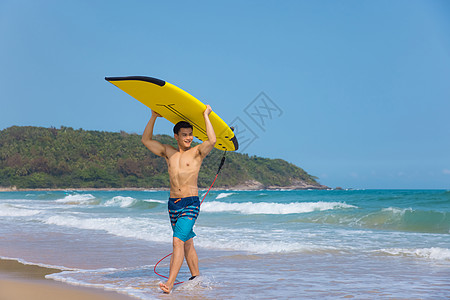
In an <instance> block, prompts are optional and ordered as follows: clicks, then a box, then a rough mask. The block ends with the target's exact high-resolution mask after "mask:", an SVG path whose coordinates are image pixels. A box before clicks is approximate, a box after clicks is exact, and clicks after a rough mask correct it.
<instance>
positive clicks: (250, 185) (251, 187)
mask: <svg viewBox="0 0 450 300" xmlns="http://www.w3.org/2000/svg"><path fill="white" fill-rule="evenodd" d="M330 189H331V188H330V187H327V186H325V185H321V184H318V185H311V184H307V183H305V182H303V181H294V182H293V183H291V184H290V185H287V186H266V185H264V184H262V183H261V182H259V181H256V180H248V181H246V182H243V183H242V184H239V185H236V186H218V187H213V188H212V189H211V190H215V191H220V190H233V191H257V190H330ZM71 190H74V191H168V190H169V189H168V188H150V187H142V188H141V187H139V188H137V187H128V188H36V189H21V188H17V187H15V186H12V187H0V192H15V191H18V192H19V191H22V192H23V191H71ZM200 190H207V189H206V188H200Z"/></svg>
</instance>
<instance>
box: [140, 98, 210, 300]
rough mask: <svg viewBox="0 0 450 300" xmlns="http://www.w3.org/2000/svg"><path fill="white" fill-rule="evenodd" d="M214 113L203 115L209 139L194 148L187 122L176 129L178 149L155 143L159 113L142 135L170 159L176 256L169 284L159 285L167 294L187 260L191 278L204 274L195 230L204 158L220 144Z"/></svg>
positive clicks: (154, 114)
mask: <svg viewBox="0 0 450 300" xmlns="http://www.w3.org/2000/svg"><path fill="white" fill-rule="evenodd" d="M211 111H212V109H211V106H209V105H207V106H206V109H205V111H204V112H203V117H204V119H205V124H206V134H207V136H208V140H206V141H204V142H203V143H201V144H200V145H197V146H195V147H193V148H191V143H192V140H193V138H194V137H193V134H192V125H190V124H189V123H187V122H184V121H181V122H179V123H177V124H176V125H175V127H174V129H173V131H174V138H175V140H176V141H177V142H178V149H176V148H174V147H172V146H169V145H165V144H161V143H160V142H158V141H155V140H153V127H154V125H155V121H156V118H157V117H161V115H159V114H158V113H157V112H155V111H152V116H151V118H150V121H149V122H148V124H147V126H146V127H145V130H144V134H143V135H142V143H143V144H144V145H145V146H146V147H147V148H148V149H149V150H150V151H152V152H153V153H154V154H156V155H158V156H161V157H164V158H165V159H166V162H167V167H168V171H169V177H170V198H169V205H168V207H169V215H170V221H171V224H172V229H173V255H172V258H171V259H170V272H169V279H168V280H167V282H166V283H165V284H164V283H160V284H159V287H160V288H161V290H163V291H164V292H165V293H170V291H171V290H172V288H173V285H174V282H175V279H176V278H177V275H178V272H179V271H180V268H181V265H182V264H183V260H184V258H186V262H187V264H188V267H189V270H190V272H191V275H192V277H191V278H195V277H196V276H198V275H200V272H199V269H198V256H197V252H196V251H195V248H194V240H193V237H194V236H195V233H194V231H193V230H192V228H193V226H194V223H195V220H196V219H197V216H198V213H199V209H200V201H199V198H198V187H197V178H198V172H199V171H200V166H201V164H202V161H203V159H204V158H205V157H206V155H208V153H209V152H211V150H212V149H213V148H214V145H215V143H216V135H215V133H214V128H213V126H212V124H211V121H210V120H209V114H210V113H211Z"/></svg>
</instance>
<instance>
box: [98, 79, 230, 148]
mask: <svg viewBox="0 0 450 300" xmlns="http://www.w3.org/2000/svg"><path fill="white" fill-rule="evenodd" d="M105 80H107V81H109V82H110V83H112V84H114V85H115V86H117V87H118V88H119V89H121V90H122V91H124V92H126V93H127V94H129V95H130V96H132V97H134V98H136V99H137V100H139V101H140V102H142V103H143V104H145V105H146V106H148V107H150V108H151V109H152V110H154V111H156V112H157V113H159V114H160V115H161V116H163V117H164V118H166V119H167V120H169V121H170V122H172V123H173V124H176V123H178V122H179V121H186V122H189V123H190V124H191V125H192V126H193V128H194V129H193V133H194V136H195V137H196V138H198V139H199V140H201V141H205V140H207V139H208V136H207V135H206V126H205V120H204V119H203V112H204V111H205V109H206V105H205V104H203V103H202V102H200V101H199V100H198V99H196V98H195V97H193V96H192V95H190V94H189V93H187V92H185V91H183V90H182V89H180V88H178V87H176V86H174V85H173V84H170V83H168V82H166V81H164V80H160V79H156V78H152V77H146V76H128V77H105ZM209 119H210V120H211V124H212V125H213V127H214V132H215V133H216V138H217V142H216V145H215V147H216V148H217V149H220V150H224V151H236V150H237V149H238V147H239V146H238V142H237V139H236V136H235V135H234V133H233V130H232V129H231V128H230V127H229V126H228V125H227V123H225V122H224V121H223V120H222V119H221V118H220V117H219V116H218V115H217V114H216V113H215V112H211V114H210V115H209Z"/></svg>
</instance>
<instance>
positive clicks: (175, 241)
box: [173, 237, 186, 248]
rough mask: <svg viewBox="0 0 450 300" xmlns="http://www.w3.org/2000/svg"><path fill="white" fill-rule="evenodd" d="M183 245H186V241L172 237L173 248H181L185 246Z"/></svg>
mask: <svg viewBox="0 0 450 300" xmlns="http://www.w3.org/2000/svg"><path fill="white" fill-rule="evenodd" d="M185 245H186V243H185V242H183V241H182V240H180V239H179V238H177V237H173V247H174V248H175V247H176V248H178V247H180V248H183V247H185Z"/></svg>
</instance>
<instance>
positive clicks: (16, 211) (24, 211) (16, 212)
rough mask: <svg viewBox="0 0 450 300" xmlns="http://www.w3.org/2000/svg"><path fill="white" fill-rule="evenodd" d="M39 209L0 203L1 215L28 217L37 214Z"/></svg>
mask: <svg viewBox="0 0 450 300" xmlns="http://www.w3.org/2000/svg"><path fill="white" fill-rule="evenodd" d="M40 212H41V211H40V210H36V209H28V208H22V207H20V206H12V205H10V204H0V216H1V217H28V216H34V215H37V214H39V213H40Z"/></svg>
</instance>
